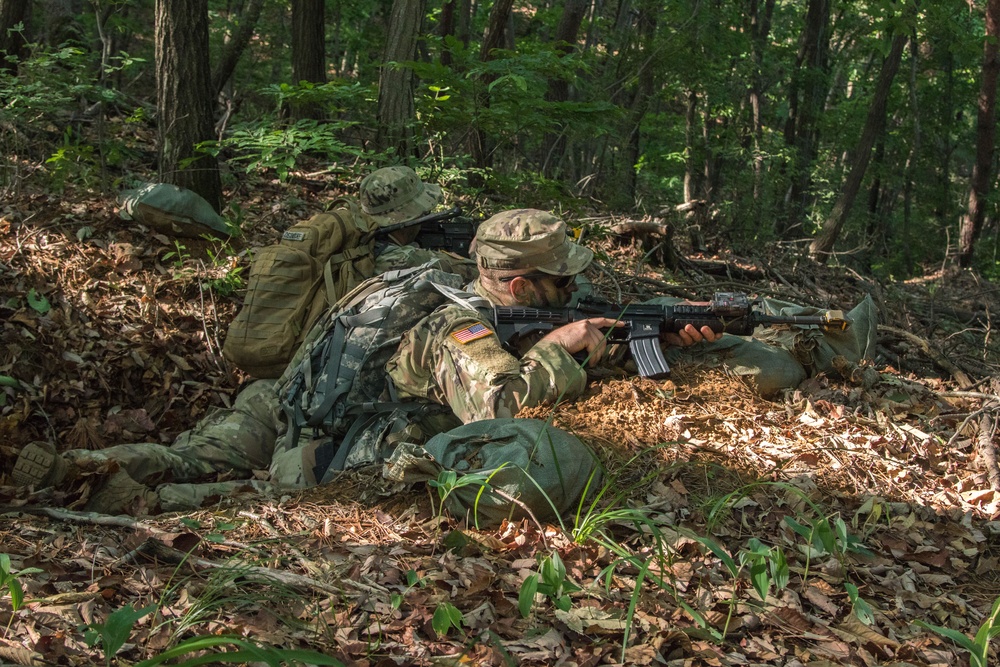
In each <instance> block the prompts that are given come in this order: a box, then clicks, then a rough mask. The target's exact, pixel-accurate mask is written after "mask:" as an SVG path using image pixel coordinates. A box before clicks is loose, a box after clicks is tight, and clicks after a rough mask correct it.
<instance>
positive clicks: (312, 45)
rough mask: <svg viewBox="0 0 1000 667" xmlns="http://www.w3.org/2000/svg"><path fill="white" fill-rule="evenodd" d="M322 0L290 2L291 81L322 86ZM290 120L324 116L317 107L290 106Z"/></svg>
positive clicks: (323, 13)
mask: <svg viewBox="0 0 1000 667" xmlns="http://www.w3.org/2000/svg"><path fill="white" fill-rule="evenodd" d="M324 6H325V3H324V2H323V0H292V80H293V81H294V83H296V84H299V83H301V82H303V81H306V82H308V83H320V84H322V83H326V43H325V40H326V19H325V12H324ZM289 111H290V113H291V116H292V118H314V119H316V120H320V119H322V118H323V116H324V115H325V112H324V110H323V108H322V107H321V106H320V105H318V104H292V105H290V109H289Z"/></svg>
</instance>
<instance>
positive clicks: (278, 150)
mask: <svg viewBox="0 0 1000 667" xmlns="http://www.w3.org/2000/svg"><path fill="white" fill-rule="evenodd" d="M351 125H353V123H346V122H337V123H322V124H321V123H318V122H317V121H315V120H299V121H297V122H296V123H294V124H293V125H291V126H288V127H279V126H274V125H270V124H268V123H266V122H264V123H259V122H251V123H244V124H242V125H239V126H237V127H236V128H235V129H234V130H233V132H232V134H230V135H229V136H228V137H226V138H225V139H223V140H222V141H221V142H208V143H205V144H202V146H201V150H204V151H206V152H208V153H212V154H216V155H217V154H218V153H219V152H220V151H221V150H222V149H229V150H230V151H231V153H232V157H231V158H230V162H234V163H243V164H244V169H245V171H246V173H248V174H253V173H258V174H259V173H263V172H266V171H268V170H273V171H274V172H275V173H276V174H277V176H278V179H279V180H280V181H282V182H284V181H287V180H288V175H289V173H290V172H291V171H292V170H293V169H295V166H296V164H297V163H298V160H299V159H300V158H302V157H304V156H305V155H307V154H308V155H312V156H315V157H322V158H324V159H327V160H338V159H344V158H358V157H361V156H363V155H365V153H364V151H363V150H360V149H358V148H356V147H354V146H351V145H349V144H347V143H345V142H344V140H343V139H342V138H341V135H342V134H343V132H344V130H345V129H346V128H348V127H350V126H351Z"/></svg>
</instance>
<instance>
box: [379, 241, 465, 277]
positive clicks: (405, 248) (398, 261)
mask: <svg viewBox="0 0 1000 667" xmlns="http://www.w3.org/2000/svg"><path fill="white" fill-rule="evenodd" d="M435 260H436V261H437V262H438V265H439V266H440V267H441V270H442V271H446V272H448V273H454V274H457V275H459V276H461V277H462V278H464V279H465V280H466V281H470V282H471V281H472V280H475V279H476V277H478V275H479V269H478V267H477V266H476V262H475V261H473V260H471V259H468V258H466V257H462V256H460V255H455V254H452V253H450V252H446V251H444V250H428V249H426V248H421V247H419V246H417V245H413V244H410V245H402V246H401V245H396V244H394V243H390V244H389V245H387V246H386V247H385V249H383V250H382V251H381V252H380V253H379V254H378V257H376V258H375V273H374V274H373V275H376V276H378V275H381V274H383V273H385V272H386V271H395V270H397V269H408V268H410V267H413V266H421V265H423V264H427V263H428V262H432V261H435Z"/></svg>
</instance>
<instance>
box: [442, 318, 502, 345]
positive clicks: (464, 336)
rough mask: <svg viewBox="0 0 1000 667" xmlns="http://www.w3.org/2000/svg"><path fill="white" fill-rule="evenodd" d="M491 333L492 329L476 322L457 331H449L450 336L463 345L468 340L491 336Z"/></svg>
mask: <svg viewBox="0 0 1000 667" xmlns="http://www.w3.org/2000/svg"><path fill="white" fill-rule="evenodd" d="M492 334H493V331H492V330H491V329H490V328H489V327H487V326H486V325H484V324H480V323H478V322H477V323H476V324H473V325H472V326H468V327H465V328H464V329H459V330H458V331H453V332H452V333H451V337H452V338H454V339H455V340H457V341H458V342H459V343H461V344H462V345H465V344H466V343H468V342H471V341H474V340H476V339H478V338H485V337H486V336H491V335H492Z"/></svg>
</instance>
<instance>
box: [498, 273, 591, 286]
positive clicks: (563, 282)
mask: <svg viewBox="0 0 1000 667" xmlns="http://www.w3.org/2000/svg"><path fill="white" fill-rule="evenodd" d="M514 278H524V279H526V280H534V279H535V278H548V279H549V280H551V281H552V285H553V286H555V288H556V289H558V290H564V289H569V286H570V285H572V284H573V283H574V282H576V276H575V275H573V276H553V275H550V274H548V273H540V272H539V273H524V274H521V275H519V276H505V277H503V278H501V279H500V282H502V283H509V282H510V281H512V280H513V279H514Z"/></svg>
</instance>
